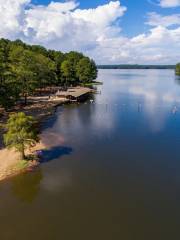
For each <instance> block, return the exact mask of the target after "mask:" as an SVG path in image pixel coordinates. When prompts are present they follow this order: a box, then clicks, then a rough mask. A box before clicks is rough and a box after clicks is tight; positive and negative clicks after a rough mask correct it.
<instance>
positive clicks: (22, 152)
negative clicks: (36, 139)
mask: <svg viewBox="0 0 180 240" xmlns="http://www.w3.org/2000/svg"><path fill="white" fill-rule="evenodd" d="M25 158H26V156H25V151H24V145H23V144H22V148H21V160H24V159H25Z"/></svg>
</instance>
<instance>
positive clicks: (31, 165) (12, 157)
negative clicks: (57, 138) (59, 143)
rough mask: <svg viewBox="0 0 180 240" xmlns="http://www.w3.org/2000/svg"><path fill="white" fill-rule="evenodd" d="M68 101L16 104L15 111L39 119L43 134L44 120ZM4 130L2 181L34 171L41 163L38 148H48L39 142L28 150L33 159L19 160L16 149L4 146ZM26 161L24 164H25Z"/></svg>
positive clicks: (0, 157)
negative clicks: (37, 152) (21, 105)
mask: <svg viewBox="0 0 180 240" xmlns="http://www.w3.org/2000/svg"><path fill="white" fill-rule="evenodd" d="M66 103H68V101H67V100H66V99H61V100H56V101H42V102H36V103H31V104H28V105H27V106H25V107H20V106H16V107H15V108H14V109H13V111H12V112H10V114H11V113H13V112H20V111H21V112H24V113H25V114H27V115H31V116H33V117H34V118H35V120H36V121H37V124H38V125H39V127H38V128H39V135H40V134H41V124H42V122H43V121H44V120H45V119H46V118H48V117H49V116H51V115H52V114H54V112H55V110H56V108H57V107H58V106H62V105H63V104H66ZM8 115H9V114H7V113H6V114H5V116H3V118H2V119H1V121H0V124H3V123H5V122H6V120H7V118H8ZM2 135H3V131H2V130H1V131H0V137H1V140H0V182H2V181H4V180H7V179H9V178H11V177H14V176H17V175H19V174H22V173H25V172H29V171H33V170H34V169H35V168H36V167H38V166H39V165H40V161H39V157H38V156H37V154H36V153H35V152H36V151H38V150H43V149H46V146H45V145H44V144H43V143H42V142H41V137H40V142H39V143H37V144H36V145H35V146H34V147H32V148H31V149H29V150H27V154H28V156H29V155H33V158H34V159H33V160H27V161H25V160H19V154H18V153H17V152H16V151H14V150H9V149H7V148H5V147H4V145H3V143H2ZM23 161H24V164H23Z"/></svg>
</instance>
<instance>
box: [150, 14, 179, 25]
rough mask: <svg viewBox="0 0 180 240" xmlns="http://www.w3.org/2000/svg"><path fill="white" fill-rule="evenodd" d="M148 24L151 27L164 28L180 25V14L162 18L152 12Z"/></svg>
mask: <svg viewBox="0 0 180 240" xmlns="http://www.w3.org/2000/svg"><path fill="white" fill-rule="evenodd" d="M147 24H148V25H150V26H164V27H169V26H172V25H180V14H172V15H168V16H162V15H159V14H157V13H155V12H151V13H149V14H148V21H147Z"/></svg>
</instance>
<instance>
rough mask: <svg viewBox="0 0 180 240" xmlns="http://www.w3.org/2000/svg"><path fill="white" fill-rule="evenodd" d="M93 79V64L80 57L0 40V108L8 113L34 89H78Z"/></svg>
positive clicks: (74, 54)
mask: <svg viewBox="0 0 180 240" xmlns="http://www.w3.org/2000/svg"><path fill="white" fill-rule="evenodd" d="M96 77H97V67H96V64H95V63H94V61H93V60H90V59H89V58H88V57H84V55H83V54H82V53H78V52H74V51H72V52H69V53H66V54H64V53H62V52H60V51H54V50H47V49H46V48H44V47H42V46H39V45H32V46H31V45H27V44H25V43H23V42H22V41H21V40H16V41H9V40H6V39H1V40H0V107H4V108H6V109H8V108H10V107H11V106H13V105H14V104H15V103H16V102H17V101H18V100H19V99H20V98H22V97H24V103H25V104H26V102H27V97H28V96H29V95H33V94H34V92H35V90H36V89H37V88H38V89H43V88H46V87H47V86H58V85H59V86H61V85H66V86H70V85H78V84H82V83H84V82H85V81H86V82H90V81H92V80H93V79H95V78H96Z"/></svg>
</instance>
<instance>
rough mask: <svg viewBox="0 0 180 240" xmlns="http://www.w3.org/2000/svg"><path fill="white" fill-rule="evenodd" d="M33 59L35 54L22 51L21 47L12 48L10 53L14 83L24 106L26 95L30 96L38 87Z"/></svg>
mask: <svg viewBox="0 0 180 240" xmlns="http://www.w3.org/2000/svg"><path fill="white" fill-rule="evenodd" d="M35 57H36V54H35V53H33V52H31V51H29V50H24V49H23V47H21V46H18V47H16V48H13V49H12V50H11V53H10V60H11V67H12V72H13V74H14V75H15V76H16V80H17V81H16V83H17V85H18V86H19V87H20V91H21V94H22V96H23V97H24V103H25V105H26V104H27V97H28V95H30V94H32V93H33V92H34V91H35V89H36V88H37V85H38V82H37V77H36V75H37V74H36V72H35V71H34V69H35V65H36V60H35Z"/></svg>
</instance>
